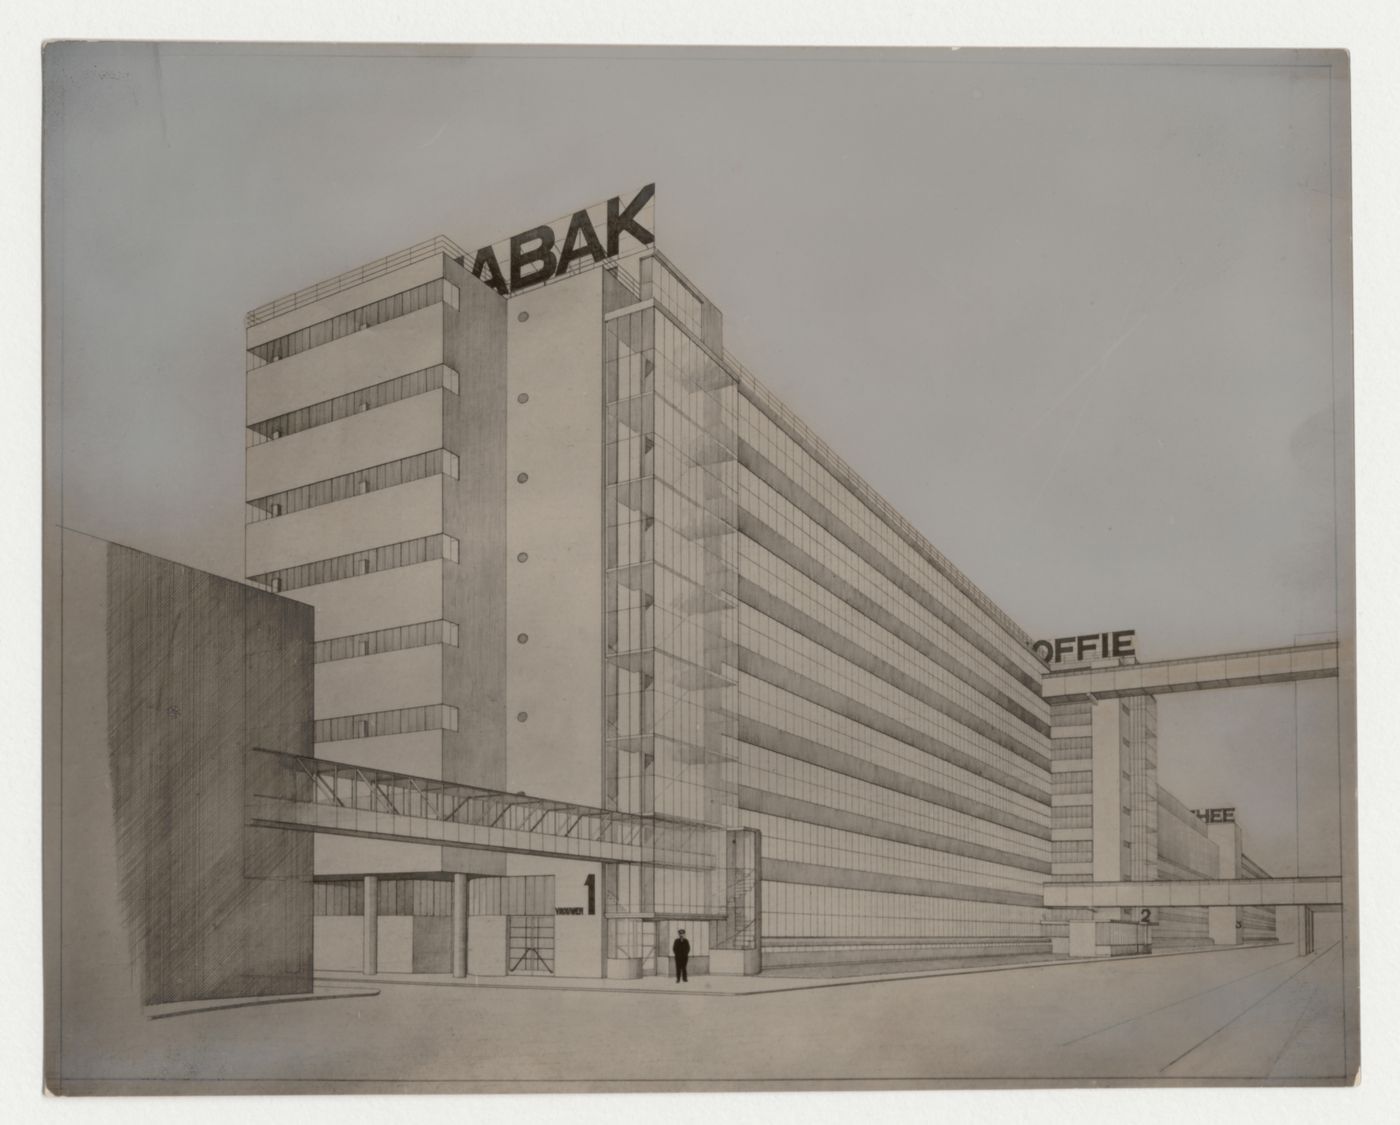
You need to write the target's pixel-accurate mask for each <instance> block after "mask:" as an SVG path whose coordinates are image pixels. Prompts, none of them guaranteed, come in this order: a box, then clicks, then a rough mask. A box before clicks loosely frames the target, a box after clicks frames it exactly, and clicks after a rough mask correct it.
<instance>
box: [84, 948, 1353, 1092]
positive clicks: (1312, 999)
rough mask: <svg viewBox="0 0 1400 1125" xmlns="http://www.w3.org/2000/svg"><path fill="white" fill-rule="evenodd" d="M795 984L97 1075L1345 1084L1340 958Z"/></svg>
mask: <svg viewBox="0 0 1400 1125" xmlns="http://www.w3.org/2000/svg"><path fill="white" fill-rule="evenodd" d="M628 983H629V984H637V983H638V982H628ZM773 983H775V984H776V983H778V982H773ZM781 983H782V985H783V986H784V987H783V988H782V989H770V990H768V991H766V992H753V991H750V992H748V993H741V992H736V991H732V990H724V991H721V990H718V989H715V988H710V989H705V988H692V989H685V988H683V987H682V986H674V987H667V984H666V982H659V981H653V982H646V983H645V985H644V987H642V988H633V989H629V990H627V991H620V990H616V989H608V988H593V989H587V988H548V987H538V986H533V987H530V986H527V987H515V986H512V985H506V986H504V987H491V986H486V985H482V984H480V983H478V984H476V985H472V984H470V983H468V984H463V983H460V982H459V983H452V982H450V981H449V980H439V981H437V982H433V983H400V982H396V981H394V980H391V979H389V978H386V977H383V976H381V977H377V978H375V980H374V985H375V987H377V988H378V989H379V990H380V995H377V996H365V997H363V998H355V997H345V996H341V997H339V998H337V999H335V1000H334V1001H326V1002H305V1003H296V1004H283V1005H270V1006H261V1007H245V1008H234V1009H224V1010H219V1011H208V1012H199V1013H191V1014H187V1015H182V1016H180V1017H178V1018H170V1019H161V1020H154V1021H152V1020H143V1021H141V1023H140V1024H139V1026H135V1027H132V1028H130V1029H129V1033H128V1034H125V1035H123V1036H122V1037H121V1039H120V1040H119V1049H118V1052H117V1055H116V1057H112V1055H111V1054H110V1052H108V1053H107V1055H106V1057H105V1058H104V1060H103V1062H102V1064H101V1073H94V1072H93V1070H91V1069H88V1070H87V1073H88V1074H89V1075H90V1076H91V1077H94V1078H96V1077H105V1078H113V1079H119V1078H122V1077H128V1076H129V1077H132V1078H135V1077H139V1076H144V1075H150V1074H152V1073H155V1072H156V1068H157V1067H159V1068H160V1069H161V1071H162V1072H163V1073H166V1074H170V1075H173V1076H181V1077H187V1078H196V1079H198V1078H205V1079H215V1080H226V1079H234V1078H237V1079H253V1080H264V1081H269V1080H270V1081H273V1082H289V1083H300V1082H302V1081H305V1080H306V1079H308V1078H310V1077H312V1076H318V1077H321V1078H323V1079H329V1080H332V1081H335V1082H338V1083H354V1082H360V1081H378V1082H386V1083H394V1084H396V1085H398V1084H402V1088H404V1089H426V1088H430V1087H429V1086H426V1085H416V1084H418V1083H443V1082H446V1083H461V1082H475V1083H482V1084H483V1085H484V1086H485V1087H487V1088H495V1087H498V1086H499V1084H501V1083H509V1082H521V1083H530V1084H537V1085H538V1088H548V1087H547V1085H546V1083H547V1081H548V1080H549V1079H560V1080H564V1081H565V1082H567V1083H568V1084H569V1085H570V1086H571V1087H573V1088H578V1087H579V1086H580V1085H581V1084H584V1083H589V1084H608V1083H611V1082H618V1081H621V1082H646V1083H655V1084H657V1085H658V1087H659V1088H676V1087H677V1086H680V1085H686V1084H691V1085H693V1086H697V1087H704V1086H705V1085H707V1084H710V1083H715V1084H718V1085H720V1086H721V1087H722V1086H723V1085H725V1084H730V1085H732V1084H735V1083H741V1082H746V1081H789V1082H794V1083H798V1084H812V1083H815V1082H821V1081H823V1080H831V1079H836V1080H842V1079H844V1080H875V1081H877V1082H886V1083H901V1082H914V1083H918V1082H928V1081H934V1080H939V1079H954V1080H956V1079H964V1080H986V1079H996V1078H1017V1079H1052V1080H1053V1079H1080V1080H1084V1079H1094V1078H1120V1079H1150V1080H1161V1079H1168V1080H1170V1079H1182V1080H1186V1081H1193V1080H1200V1079H1240V1078H1264V1077H1268V1078H1274V1079H1325V1078H1333V1077H1337V1076H1340V1075H1341V1073H1342V1071H1343V1062H1342V1031H1341V1028H1342V1011H1341V997H1342V982H1341V947H1340V946H1336V945H1334V946H1332V947H1330V948H1328V949H1326V950H1323V951H1321V952H1319V953H1316V954H1313V955H1311V956H1308V957H1298V956H1296V954H1295V952H1294V950H1293V949H1292V947H1291V946H1264V947H1251V948H1242V949H1235V950H1221V951H1214V952H1204V953H1193V954H1182V955H1176V956H1161V957H1153V958H1137V959H1126V960H1120V961H1112V962H1106V961H1097V962H1078V963H1073V962H1071V963H1060V964H1056V965H1052V966H1043V967H1028V968H1014V969H1002V970H998V971H984V972H976V973H962V974H956V975H947V974H944V975H937V976H922V977H914V978H910V977H903V978H896V979H887V980H883V981H845V980H843V981H811V982H800V981H794V980H790V979H789V980H784V981H782V982H781ZM794 986H800V987H794ZM338 991H343V989H338ZM74 1034H75V1035H81V1034H82V1031H81V1030H77V1031H75V1032H74ZM104 1040H105V1041H106V1042H111V1039H110V1037H109V1036H104ZM72 1046H73V1047H75V1048H76V1046H77V1044H76V1043H75V1044H73V1045H72ZM85 1055H86V1052H85V1051H80V1050H76V1049H75V1050H71V1051H70V1052H69V1055H68V1059H69V1066H68V1067H66V1068H65V1069H68V1070H69V1073H70V1074H72V1073H75V1070H77V1069H78V1068H82V1067H83V1064H82V1061H81V1060H82V1058H83V1057H84V1056H85ZM84 1069H85V1068H84ZM345 1088H348V1087H345Z"/></svg>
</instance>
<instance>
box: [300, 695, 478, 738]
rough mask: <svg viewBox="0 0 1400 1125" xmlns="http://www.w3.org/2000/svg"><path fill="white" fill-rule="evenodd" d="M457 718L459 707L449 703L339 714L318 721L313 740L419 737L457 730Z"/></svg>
mask: <svg viewBox="0 0 1400 1125" xmlns="http://www.w3.org/2000/svg"><path fill="white" fill-rule="evenodd" d="M457 718H458V715H457V708H455V707H453V706H451V705H449V704H446V703H429V704H426V705H424V706H422V707H400V708H398V709H396V710H393V711H367V712H365V713H363V714H359V715H336V716H334V717H333V718H328V719H317V720H316V723H315V735H314V741H316V742H341V741H344V740H346V739H351V738H378V737H381V736H383V735H393V734H417V733H418V732H420V731H427V730H456V729H457Z"/></svg>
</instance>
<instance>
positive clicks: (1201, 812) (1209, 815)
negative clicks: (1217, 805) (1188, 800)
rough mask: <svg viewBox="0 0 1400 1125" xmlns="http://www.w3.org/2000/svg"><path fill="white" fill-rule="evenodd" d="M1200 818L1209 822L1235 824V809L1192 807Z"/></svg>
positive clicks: (1193, 811)
mask: <svg viewBox="0 0 1400 1125" xmlns="http://www.w3.org/2000/svg"><path fill="white" fill-rule="evenodd" d="M1191 812H1192V813H1194V814H1195V815H1196V816H1197V817H1198V818H1199V819H1201V820H1204V821H1205V822H1206V823H1207V824H1234V823H1235V810H1234V809H1232V808H1230V809H1192V810H1191Z"/></svg>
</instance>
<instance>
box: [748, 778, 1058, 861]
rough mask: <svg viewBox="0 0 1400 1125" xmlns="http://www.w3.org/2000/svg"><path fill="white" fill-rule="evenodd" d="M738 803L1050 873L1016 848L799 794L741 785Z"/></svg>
mask: <svg viewBox="0 0 1400 1125" xmlns="http://www.w3.org/2000/svg"><path fill="white" fill-rule="evenodd" d="M739 807H740V808H741V809H747V810H748V811H750V812H757V813H766V814H767V815H769V816H781V817H786V818H787V819H788V820H800V821H804V822H806V823H808V824H820V825H822V826H823V827H825V828H835V829H839V830H840V831H843V832H855V833H858V834H859V835H862V836H871V837H874V838H875V839H877V840H889V841H890V842H892V843H896V844H908V845H909V846H911V847H916V848H928V849H929V850H930V851H938V852H946V853H948V854H949V855H959V856H962V857H963V858H965V859H980V860H983V861H984V862H986V863H999V864H1001V865H1002V866H1004V867H1015V868H1018V869H1020V870H1022V871H1034V872H1036V873H1037V874H1041V875H1049V874H1050V864H1049V861H1047V860H1043V859H1036V858H1034V857H1033V856H1026V855H1021V854H1019V853H1017V852H1008V851H1002V850H1001V849H1000V848H989V847H986V846H985V845H983V844H973V843H969V842H967V841H965V840H959V839H957V838H955V837H953V836H944V835H942V834H940V833H937V832H929V831H927V830H926V829H923V828H911V827H907V826H905V825H902V824H894V823H892V822H891V821H888V820H881V819H879V818H877V817H872V816H866V815H864V814H862V813H852V812H846V811H844V810H842V809H836V808H831V807H829V806H826V805H818V804H814V803H812V802H811V801H803V800H799V799H798V798H796V797H788V796H784V795H782V794H779V793H769V792H765V791H764V790H762V789H754V788H751V787H750V786H747V785H741V786H739Z"/></svg>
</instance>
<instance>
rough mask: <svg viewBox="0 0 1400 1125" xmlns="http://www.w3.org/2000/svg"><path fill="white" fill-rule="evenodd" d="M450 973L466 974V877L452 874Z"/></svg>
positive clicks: (456, 975)
mask: <svg viewBox="0 0 1400 1125" xmlns="http://www.w3.org/2000/svg"><path fill="white" fill-rule="evenodd" d="M452 975H453V976H454V977H464V976H466V975H467V877H466V876H465V875H462V874H454V875H453V876H452Z"/></svg>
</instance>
